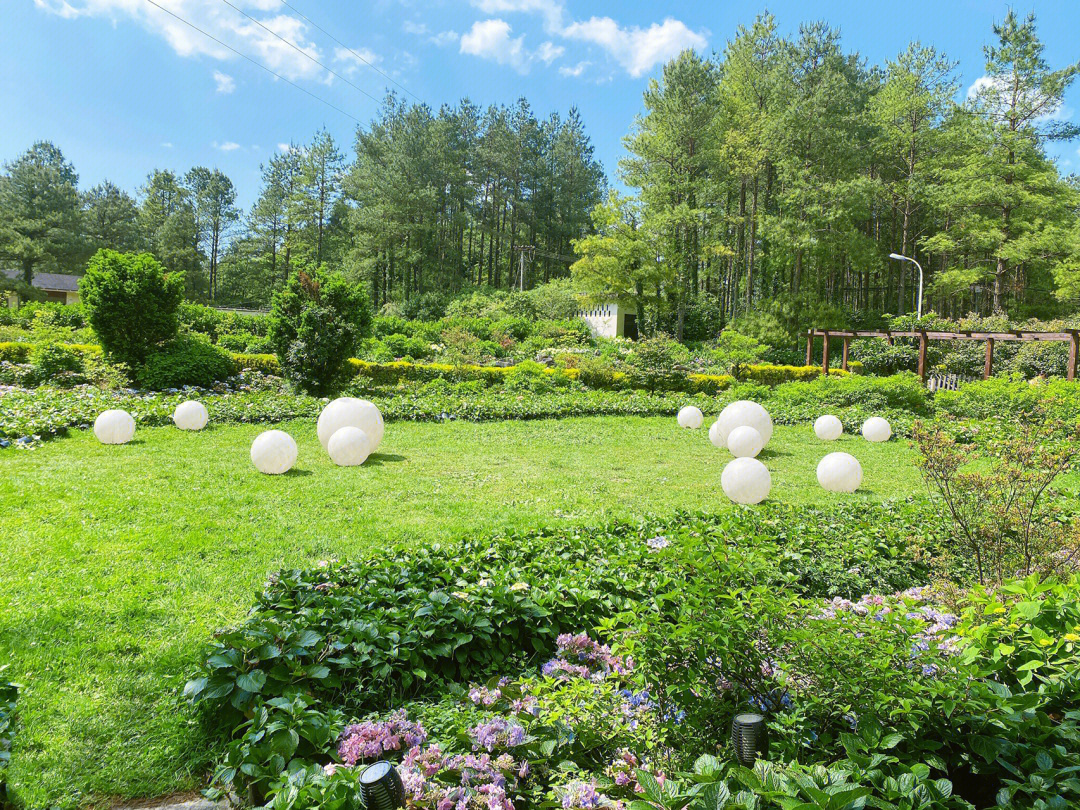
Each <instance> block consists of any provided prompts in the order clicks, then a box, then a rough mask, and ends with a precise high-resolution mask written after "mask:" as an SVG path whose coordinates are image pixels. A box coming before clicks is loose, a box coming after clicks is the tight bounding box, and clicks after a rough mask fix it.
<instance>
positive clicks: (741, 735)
mask: <svg viewBox="0 0 1080 810" xmlns="http://www.w3.org/2000/svg"><path fill="white" fill-rule="evenodd" d="M731 747H732V748H734V749H735V758H736V759H737V760H739V763H740V764H742V765H745V766H746V767H747V768H752V767H754V763H755V762H756V761H757V760H759V759H765V758H766V757H768V755H769V729H768V727H767V726H766V725H765V718H764V717H762V716H761V715H760V714H737V715H735V719H734V720H732V721H731Z"/></svg>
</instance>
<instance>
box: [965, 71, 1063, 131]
mask: <svg viewBox="0 0 1080 810" xmlns="http://www.w3.org/2000/svg"><path fill="white" fill-rule="evenodd" d="M1011 94H1012V79H1011V77H1010V76H998V77H997V78H996V79H995V78H993V77H991V76H980V77H979V78H977V79H976V80H975V81H974V82H972V83H971V86H970V87H969V88H968V89H967V96H966V97H967V100H968V101H978V102H980V103H981V104H984V105H985V106H986V107H987V108H989V109H990V110H991V112H997V113H1004V112H1005V110H1006V109H1007V108H1008V106H1009V103H1010V101H1011V98H1010V97H1011ZM1022 101H1023V104H1024V105H1025V106H1026V105H1028V104H1030V105H1032V106H1033V107H1034V106H1036V105H1038V106H1041V107H1043V112H1042V114H1041V115H1038V116H1036V117H1035V119H1034V120H1035V121H1036V122H1039V123H1043V122H1046V121H1071V120H1072V117H1073V113H1074V112H1075V111H1074V110H1073V109H1072V108H1071V107H1066V106H1065V105H1064V104H1062V103H1061V102H1060V101H1056V100H1053V99H1048V98H1047V97H1045V96H1040V95H1039V94H1038V93H1030V95H1029V96H1028V97H1027V98H1025V99H1022Z"/></svg>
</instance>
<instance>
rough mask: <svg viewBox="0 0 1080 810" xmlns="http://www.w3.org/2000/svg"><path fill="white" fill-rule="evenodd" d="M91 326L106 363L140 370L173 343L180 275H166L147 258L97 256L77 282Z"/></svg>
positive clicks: (109, 253)
mask: <svg viewBox="0 0 1080 810" xmlns="http://www.w3.org/2000/svg"><path fill="white" fill-rule="evenodd" d="M79 293H80V295H81V296H82V302H83V307H84V308H85V310H86V313H87V317H88V319H89V321H90V325H91V326H92V327H93V329H94V333H95V334H96V335H97V336H98V340H100V341H101V346H102V348H103V349H104V350H105V352H106V353H107V354H108V355H109V357H110V358H111V359H114V360H116V361H118V362H121V363H125V364H126V365H128V366H129V367H131V368H137V367H138V366H141V365H142V364H143V363H144V362H145V361H146V359H147V358H148V357H149V356H150V355H151V354H152V353H153V352H154V350H155V349H156V348H157V347H158V346H160V345H161V344H162V343H165V342H167V341H169V340H172V339H173V338H174V337H176V333H177V329H178V328H179V320H178V318H177V310H178V309H179V307H180V302H181V301H182V300H183V297H184V276H183V273H169V272H167V271H166V270H165V268H164V267H162V266H161V264H160V263H159V262H158V261H157V259H155V258H154V257H153V256H151V255H150V254H149V253H139V254H135V253H118V252H117V251H115V250H99V251H98V252H97V253H96V254H94V257H93V258H92V259H90V262H89V264H87V266H86V275H84V276H83V277H82V279H80V281H79Z"/></svg>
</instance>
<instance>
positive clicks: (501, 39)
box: [461, 20, 529, 73]
mask: <svg viewBox="0 0 1080 810" xmlns="http://www.w3.org/2000/svg"><path fill="white" fill-rule="evenodd" d="M511 30H512V29H511V28H510V23H508V22H506V21H505V20H482V21H480V22H474V23H473V26H472V28H471V29H469V31H468V33H465V34H462V36H461V53H467V54H471V55H472V56H479V57H480V58H482V59H491V60H493V61H495V62H498V63H499V64H500V65H511V66H512V67H513V68H514V69H515V70H518V71H520V72H521V73H525V72H526V71H528V69H529V58H528V55H527V54H526V53H525V47H524V42H525V37H524V36H520V37H517V38H516V39H514V38H511V36H510V31H511Z"/></svg>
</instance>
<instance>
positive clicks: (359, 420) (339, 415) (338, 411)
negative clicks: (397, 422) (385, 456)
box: [315, 397, 383, 453]
mask: <svg viewBox="0 0 1080 810" xmlns="http://www.w3.org/2000/svg"><path fill="white" fill-rule="evenodd" d="M346 425H351V426H352V427H358V428H360V429H361V430H362V431H364V433H366V434H367V438H368V445H369V448H370V449H369V450H368V452H369V453H374V452H375V450H376V448H378V446H379V444H380V443H381V442H382V437H383V418H382V414H381V413H379V409H378V408H377V407H375V404H374V403H373V402H369V401H368V400H366V399H356V398H355V397H340V398H338V399H335V400H334V401H333V402H331V403H329V404H328V405H327V406H326V407H325V408H323V409H322V413H320V414H319V422H318V424H317V425H316V428H315V430H316V432H317V433H318V434H319V442H320V443H321V444H322V446H323V447H326V446H327V445H328V444H329V443H330V437H331V436H333V435H334V434H335V433H337V432H338V431H339V430H341V429H342V428H343V427H345V426H346Z"/></svg>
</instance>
